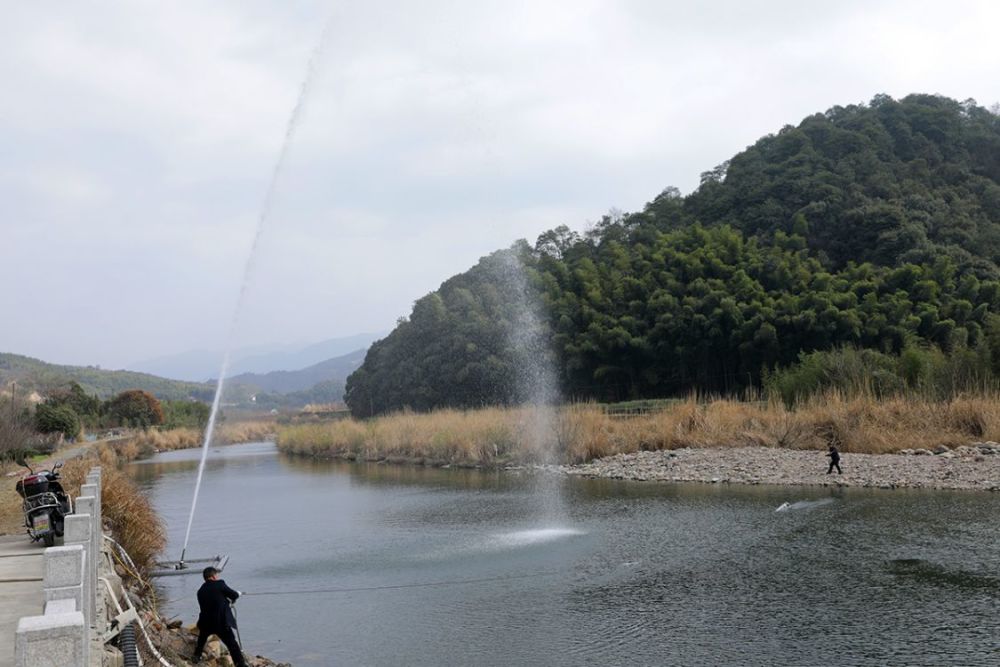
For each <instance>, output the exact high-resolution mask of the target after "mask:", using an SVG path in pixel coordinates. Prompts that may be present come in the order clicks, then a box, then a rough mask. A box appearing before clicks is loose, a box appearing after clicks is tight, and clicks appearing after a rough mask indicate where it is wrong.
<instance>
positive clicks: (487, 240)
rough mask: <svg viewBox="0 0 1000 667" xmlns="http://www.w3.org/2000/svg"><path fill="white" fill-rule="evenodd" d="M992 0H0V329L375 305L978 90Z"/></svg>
mask: <svg viewBox="0 0 1000 667" xmlns="http://www.w3.org/2000/svg"><path fill="white" fill-rule="evenodd" d="M998 6H1000V5H997V4H996V3H993V2H990V1H987V0H984V1H982V2H963V1H960V0H959V1H953V2H950V3H944V2H915V1H913V0H906V1H900V2H878V1H865V2H854V1H852V0H846V1H842V2H837V3H812V2H802V0H795V1H777V2H756V3H755V2H747V1H745V0H716V1H715V2H712V3H694V2H667V1H665V0H661V1H657V0H651V1H648V2H639V1H637V2H626V1H619V2H587V1H584V0H575V1H573V2H555V3H550V2H543V1H539V0H532V1H531V2H513V1H511V0H505V1H502V2H480V1H476V2H467V1H466V2H428V1H426V0H425V1H422V2H365V3H362V2H319V1H311V0H302V1H298V2H277V1H274V2H248V1H247V0H232V1H220V0H215V1H213V2H197V3H195V2H179V1H172V2H61V3H60V2H50V3H34V2H15V1H9V2H5V3H4V6H3V20H2V21H0V351H7V352H16V353H20V354H27V355H31V356H36V357H40V358H43V359H45V360H48V361H53V362H60V363H74V364H84V365H86V364H100V365H102V366H104V367H106V368H119V367H123V366H127V365H128V364H129V363H130V362H133V361H137V360H142V359H148V358H151V357H157V356H160V355H163V354H168V353H172V352H179V351H183V350H189V349H205V348H219V347H221V346H222V345H223V344H225V342H226V339H227V334H228V331H229V328H230V326H229V323H230V321H231V319H232V316H233V312H234V309H235V304H236V300H237V295H238V293H239V285H240V283H241V280H242V276H243V273H244V266H245V263H246V261H247V257H248V255H249V251H250V247H251V244H252V240H253V238H254V234H255V228H256V225H257V218H258V215H259V210H260V207H261V202H262V199H263V197H264V192H265V191H266V188H267V183H268V181H269V179H270V177H271V173H272V171H273V169H274V164H275V161H276V159H277V156H278V154H279V152H280V150H281V145H282V142H283V140H284V137H285V136H286V125H287V123H288V119H289V117H290V114H291V111H292V108H293V107H294V105H295V102H296V99H297V97H298V94H299V90H300V87H301V85H302V82H303V79H304V78H305V75H306V69H307V68H306V65H307V63H308V62H309V58H310V54H311V53H312V52H313V51H314V50H315V49H316V48H317V44H318V42H319V39H320V35H321V33H322V30H323V25H324V24H325V23H326V21H327V19H328V18H330V17H332V19H331V24H330V25H331V28H330V31H329V39H328V40H327V41H326V44H325V46H324V48H323V49H322V50H321V51H320V52H319V53H318V56H317V58H316V68H315V70H314V78H313V81H312V88H311V91H310V93H309V94H308V95H307V96H306V99H305V106H304V107H303V110H302V114H301V118H300V121H301V122H300V124H299V126H298V128H297V132H295V133H294V134H293V135H292V144H291V146H290V150H289V153H288V160H287V169H286V170H285V171H284V173H283V174H282V175H281V177H280V179H279V182H278V185H277V191H276V198H275V200H274V206H273V210H272V215H271V217H270V219H269V220H268V221H267V224H266V225H265V228H264V231H263V234H262V236H261V238H260V243H259V246H258V248H259V253H258V256H257V259H256V262H255V266H254V269H253V271H252V272H251V281H250V283H249V285H248V290H247V297H246V307H245V308H244V309H243V312H242V314H241V316H240V319H239V325H238V327H237V334H236V343H237V344H238V345H247V344H261V343H265V344H266V343H277V342H314V341H319V340H323V339H326V338H331V337H336V336H344V335H349V334H353V333H359V332H364V331H378V330H388V329H390V328H391V327H392V326H393V324H394V322H395V321H396V319H397V318H398V317H400V316H403V315H407V314H408V313H409V311H410V307H411V305H412V303H413V301H414V300H415V299H417V298H419V297H421V296H422V295H424V294H426V293H427V292H429V291H431V290H433V289H435V288H436V287H437V286H438V285H439V284H440V283H441V282H442V281H443V280H445V279H447V278H448V277H450V276H451V275H453V274H455V273H458V272H460V271H463V270H465V269H466V268H468V267H469V266H471V265H472V264H474V263H475V262H476V260H477V259H478V258H479V257H480V256H482V255H484V254H486V253H488V252H491V251H492V250H495V249H497V248H501V247H505V246H508V245H509V244H510V243H511V242H512V241H514V240H515V239H517V238H527V239H529V240H532V241H533V240H534V239H535V238H536V237H537V236H538V234H539V233H541V232H543V231H545V230H546V229H549V228H552V227H555V226H557V225H559V224H567V225H569V226H570V227H573V228H575V229H584V228H586V226H587V225H588V222H589V221H594V220H597V219H599V218H600V216H601V215H602V214H603V213H605V212H607V211H608V210H609V209H611V208H618V209H622V210H626V211H628V210H636V209H639V208H641V207H642V206H643V204H644V203H645V202H647V201H649V200H650V199H652V198H653V197H654V196H655V195H656V194H657V193H659V192H660V191H661V190H663V188H664V187H666V186H669V185H674V186H677V187H679V188H680V189H681V190H682V191H683V192H685V193H687V192H689V191H690V190H691V189H692V188H694V187H695V185H696V184H697V182H698V176H699V174H700V173H701V172H702V171H705V170H707V169H710V168H711V167H713V166H714V165H716V164H718V163H720V162H722V161H723V160H726V159H728V158H729V157H730V156H732V155H733V154H734V153H736V152H738V151H739V150H741V149H743V148H744V147H746V146H747V145H749V144H751V143H753V142H754V141H755V140H756V139H757V138H759V137H760V136H762V135H764V134H766V133H769V132H774V131H777V130H778V129H780V128H781V126H782V125H785V124H789V123H792V124H794V123H798V122H799V121H800V120H801V119H802V118H803V117H805V116H807V115H809V114H810V113H813V112H817V111H823V110H825V109H827V108H829V107H830V106H832V105H835V104H842V105H846V104H850V103H856V102H864V101H867V100H869V99H871V97H872V96H874V95H875V94H876V93H881V92H885V93H888V94H890V95H892V96H894V97H902V96H904V95H906V94H908V93H911V92H927V93H941V94H944V95H948V96H950V97H954V98H957V99H966V98H969V97H972V98H975V99H976V100H978V102H979V103H980V104H983V105H987V106H988V105H992V104H993V103H995V102H997V101H998V100H1000V88H998V85H997V81H1000V49H998V48H997V41H996V29H997V27H998V26H1000V9H998V8H997V7H998Z"/></svg>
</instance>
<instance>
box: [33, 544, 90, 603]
mask: <svg viewBox="0 0 1000 667" xmlns="http://www.w3.org/2000/svg"><path fill="white" fill-rule="evenodd" d="M43 558H44V559H45V566H44V567H45V574H44V578H43V579H42V586H43V593H44V595H45V602H46V604H48V603H49V602H52V601H55V600H72V601H73V603H74V605H75V606H74V608H73V609H70V611H80V612H82V611H83V609H84V604H85V600H86V598H85V596H84V586H85V584H86V580H87V570H86V567H87V552H86V550H85V549H84V547H83V545H82V544H74V545H71V546H63V547H49V548H48V549H46V550H45V553H44V556H43Z"/></svg>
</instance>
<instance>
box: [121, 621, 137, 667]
mask: <svg viewBox="0 0 1000 667" xmlns="http://www.w3.org/2000/svg"><path fill="white" fill-rule="evenodd" d="M118 648H120V649H121V651H122V655H124V656H125V667H139V646H138V645H137V643H136V640H135V624H134V623H129V624H128V625H126V626H125V627H124V628H122V631H121V632H120V633H119V634H118Z"/></svg>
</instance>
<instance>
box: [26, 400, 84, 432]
mask: <svg viewBox="0 0 1000 667" xmlns="http://www.w3.org/2000/svg"><path fill="white" fill-rule="evenodd" d="M35 430H37V431H38V432H39V433H62V434H63V435H64V436H66V437H67V438H75V437H76V436H78V435H79V434H80V418H79V416H77V414H76V413H75V412H74V411H73V409H72V408H69V407H67V406H65V405H58V406H57V405H48V404H46V403H40V404H39V405H38V407H37V408H35Z"/></svg>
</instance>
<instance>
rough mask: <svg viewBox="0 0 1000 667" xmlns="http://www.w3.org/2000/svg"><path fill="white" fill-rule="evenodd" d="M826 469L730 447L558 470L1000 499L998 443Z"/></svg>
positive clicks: (797, 455) (812, 461) (811, 457)
mask: <svg viewBox="0 0 1000 667" xmlns="http://www.w3.org/2000/svg"><path fill="white" fill-rule="evenodd" d="M828 465H829V459H828V458H826V456H825V452H822V451H802V450H791V449H775V448H768V447H733V448H711V449H675V450H669V451H656V452H637V453H635V454H618V455H616V456H609V457H607V458H603V459H598V460H595V461H591V462H590V463H583V464H579V465H572V466H562V467H561V469H562V471H563V472H565V473H566V474H569V475H580V476H583V477H591V478H605V479H624V480H634V481H643V482H704V483H709V484H779V485H789V486H856V487H868V488H880V489H904V488H911V489H964V490H975V491H1000V444H998V443H995V442H976V443H972V444H970V445H968V446H962V447H956V448H954V449H950V448H948V447H946V446H943V445H942V446H940V447H937V448H936V449H935V450H934V451H933V452H932V451H930V450H926V449H918V450H910V449H907V450H902V451H901V452H899V453H897V454H852V453H851V452H841V460H840V467H841V468H842V469H843V471H844V472H843V474H842V475H838V474H837V472H836V470H835V471H834V472H833V474H832V475H827V474H826V470H827V467H828Z"/></svg>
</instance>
